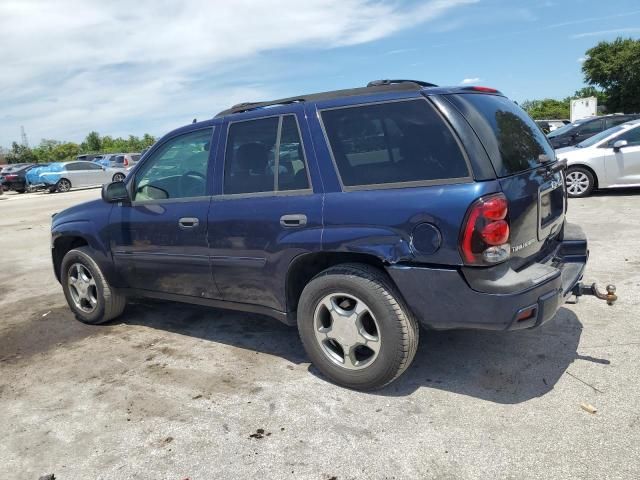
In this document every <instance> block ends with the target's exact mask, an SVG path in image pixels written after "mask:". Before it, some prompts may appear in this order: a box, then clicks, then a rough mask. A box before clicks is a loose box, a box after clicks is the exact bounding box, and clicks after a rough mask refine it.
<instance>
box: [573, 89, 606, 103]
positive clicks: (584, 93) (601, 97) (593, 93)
mask: <svg viewBox="0 0 640 480" xmlns="http://www.w3.org/2000/svg"><path fill="white" fill-rule="evenodd" d="M585 97H596V98H597V99H598V105H606V104H607V100H608V97H607V94H606V93H604V92H603V91H602V90H598V89H597V88H596V87H593V86H589V87H582V88H581V89H580V90H576V93H574V94H573V97H571V98H585Z"/></svg>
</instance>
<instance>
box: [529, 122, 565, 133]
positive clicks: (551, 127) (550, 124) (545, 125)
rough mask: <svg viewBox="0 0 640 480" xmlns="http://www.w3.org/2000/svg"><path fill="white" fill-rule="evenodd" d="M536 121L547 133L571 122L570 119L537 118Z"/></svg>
mask: <svg viewBox="0 0 640 480" xmlns="http://www.w3.org/2000/svg"><path fill="white" fill-rule="evenodd" d="M535 122H536V125H538V126H539V127H540V129H541V130H542V131H543V132H544V133H545V134H546V133H549V132H553V131H554V130H557V129H559V128H562V127H564V126H565V125H568V124H569V123H571V122H570V121H569V120H536V121H535Z"/></svg>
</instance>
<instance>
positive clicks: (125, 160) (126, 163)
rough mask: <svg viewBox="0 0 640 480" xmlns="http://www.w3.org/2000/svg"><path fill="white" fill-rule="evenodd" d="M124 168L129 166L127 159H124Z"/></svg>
mask: <svg viewBox="0 0 640 480" xmlns="http://www.w3.org/2000/svg"><path fill="white" fill-rule="evenodd" d="M124 166H125V167H128V166H129V160H127V157H124Z"/></svg>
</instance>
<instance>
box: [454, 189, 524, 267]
mask: <svg viewBox="0 0 640 480" xmlns="http://www.w3.org/2000/svg"><path fill="white" fill-rule="evenodd" d="M508 213H509V209H508V205H507V199H506V197H505V196H504V195H503V194H502V193H498V194H495V195H490V196H487V197H482V198H480V199H478V200H476V201H475V202H474V203H473V204H472V205H471V207H469V211H468V212H467V216H466V221H465V224H464V227H463V230H462V237H461V239H460V253H461V254H462V259H463V260H464V263H465V264H466V265H492V264H495V263H500V262H504V261H505V260H507V259H508V258H509V257H510V255H511V246H510V245H509V221H508V219H507V214H508Z"/></svg>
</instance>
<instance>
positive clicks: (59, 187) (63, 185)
mask: <svg viewBox="0 0 640 480" xmlns="http://www.w3.org/2000/svg"><path fill="white" fill-rule="evenodd" d="M69 190H71V182H70V181H69V180H67V179H66V178H61V179H60V180H58V183H56V191H58V192H60V193H62V192H68V191H69Z"/></svg>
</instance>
